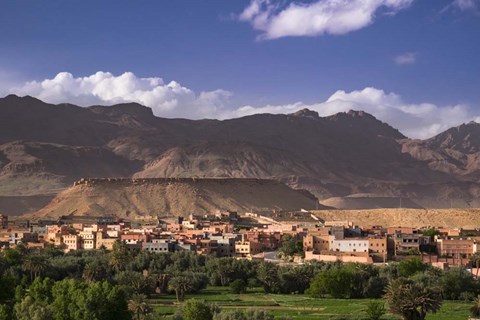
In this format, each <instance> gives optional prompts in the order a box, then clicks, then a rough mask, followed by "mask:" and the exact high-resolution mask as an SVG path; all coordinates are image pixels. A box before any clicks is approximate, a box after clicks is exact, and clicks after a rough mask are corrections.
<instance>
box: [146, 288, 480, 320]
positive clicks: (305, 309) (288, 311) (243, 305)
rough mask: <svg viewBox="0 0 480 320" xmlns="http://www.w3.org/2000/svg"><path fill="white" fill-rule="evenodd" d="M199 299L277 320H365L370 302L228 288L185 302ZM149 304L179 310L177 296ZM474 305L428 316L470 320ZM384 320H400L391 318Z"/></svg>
mask: <svg viewBox="0 0 480 320" xmlns="http://www.w3.org/2000/svg"><path fill="white" fill-rule="evenodd" d="M191 298H196V299H199V300H205V301H208V302H211V303H215V304H217V305H218V306H219V307H221V308H222V309H224V310H225V309H231V310H238V309H252V308H254V309H263V310H269V311H270V312H271V313H273V314H274V315H276V316H289V317H291V318H292V319H302V320H313V319H338V320H340V319H362V315H364V313H363V310H364V309H365V306H366V305H367V303H368V301H369V300H367V299H348V300H347V299H345V300H343V299H314V298H310V297H308V296H307V295H293V294H292V295H286V294H265V293H263V292H260V291H255V292H254V291H252V292H249V293H247V294H231V293H229V291H228V288H227V287H209V288H208V289H205V290H203V291H202V292H200V293H197V294H190V295H187V296H186V299H191ZM150 303H151V304H152V305H153V306H154V307H155V309H159V310H160V312H161V313H163V314H173V313H174V312H175V309H176V308H177V306H178V305H177V303H176V300H175V296H173V295H168V296H161V297H158V298H154V299H151V300H150ZM471 306H472V303H471V302H463V301H445V302H444V303H443V306H442V309H441V311H440V312H439V313H437V314H433V315H429V316H428V317H427V319H429V320H437V319H438V320H465V319H468V316H469V309H470V307H471ZM382 319H385V320H388V319H391V320H394V319H395V320H398V319H400V318H399V317H396V316H393V315H391V314H387V315H385V316H384V317H383V318H382Z"/></svg>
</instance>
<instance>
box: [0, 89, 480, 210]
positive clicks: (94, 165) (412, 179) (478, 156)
mask: <svg viewBox="0 0 480 320" xmlns="http://www.w3.org/2000/svg"><path fill="white" fill-rule="evenodd" d="M479 160H480V124H478V123H474V122H472V123H467V124H462V125H460V126H458V127H454V128H451V129H448V130H446V131H445V132H443V133H440V134H438V135H437V136H434V137H432V138H430V139H427V140H417V139H409V138H407V137H405V136H404V135H403V134H402V133H400V132H399V131H398V130H396V129H395V128H393V127H391V126H390V125H389V124H386V123H383V122H381V121H379V120H378V119H376V118H375V117H373V116H372V115H370V114H368V113H365V112H363V111H349V112H346V113H338V114H335V115H332V116H328V117H320V116H319V115H318V114H317V113H316V112H314V111H311V110H307V109H303V110H300V111H298V112H296V113H293V114H286V115H282V114H280V115H273V114H257V115H252V116H246V117H242V118H237V119H229V120H187V119H166V118H159V117H155V116H154V115H153V113H152V110H151V109H150V108H147V107H145V106H142V105H139V104H136V103H126V104H117V105H113V106H91V107H86V108H84V107H79V106H75V105H71V104H59V105H53V104H48V103H45V102H42V101H40V100H38V99H35V98H32V97H30V96H25V97H18V96H15V95H9V96H7V97H5V98H0V211H3V212H6V213H9V214H18V213H31V212H35V211H37V210H39V209H40V208H41V207H43V206H45V205H47V204H48V203H49V202H50V201H51V200H52V199H53V198H54V197H55V196H56V195H57V194H59V193H60V192H62V191H63V190H65V189H66V188H68V187H70V186H71V185H72V184H73V182H75V181H77V180H79V179H81V178H119V177H122V178H134V179H143V178H165V177H169V178H183V177H194V178H195V177H197V178H211V177H215V178H261V179H275V180H278V181H281V182H283V183H285V184H286V185H288V186H290V187H292V188H294V189H305V190H308V191H309V192H310V193H312V194H314V195H315V196H316V197H318V198H319V199H320V200H321V201H322V202H327V203H328V204H327V205H329V206H332V204H335V205H336V206H337V207H342V205H343V206H345V203H347V202H345V200H346V199H350V200H349V201H350V202H349V203H351V202H352V201H351V199H352V198H355V201H360V200H359V199H369V201H370V202H372V199H375V198H379V199H380V198H381V199H382V201H383V202H381V203H380V204H379V205H378V206H397V204H398V203H400V205H401V203H402V200H401V199H404V200H403V203H404V204H407V203H411V204H412V205H411V207H438V208H442V207H443V208H446V207H479V206H480V201H479V200H478V198H479V196H480V184H479V178H480V161H479ZM387 198H390V199H392V201H391V204H390V205H389V204H388V203H389V202H388V201H386V202H385V199H387ZM332 199H333V200H332ZM399 199H400V201H398V200H399ZM373 202H375V201H373ZM369 206H372V207H375V204H370V205H369ZM409 206H410V205H409Z"/></svg>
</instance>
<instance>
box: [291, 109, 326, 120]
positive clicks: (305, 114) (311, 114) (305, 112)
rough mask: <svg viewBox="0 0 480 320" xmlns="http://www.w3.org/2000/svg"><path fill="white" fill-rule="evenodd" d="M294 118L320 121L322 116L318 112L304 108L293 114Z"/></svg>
mask: <svg viewBox="0 0 480 320" xmlns="http://www.w3.org/2000/svg"><path fill="white" fill-rule="evenodd" d="M291 115H292V116H294V117H302V118H311V119H318V118H320V116H319V115H318V112H316V111H313V110H310V109H308V108H303V109H301V110H298V111H297V112H294V113H292V114H291Z"/></svg>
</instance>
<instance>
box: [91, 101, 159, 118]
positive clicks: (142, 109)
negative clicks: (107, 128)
mask: <svg viewBox="0 0 480 320" xmlns="http://www.w3.org/2000/svg"><path fill="white" fill-rule="evenodd" d="M88 109H90V110H91V111H93V112H94V113H101V114H107V115H109V116H115V115H116V116H118V115H122V114H127V115H131V116H136V117H142V118H151V117H154V115H153V111H152V109H151V108H149V107H146V106H144V105H141V104H139V103H135V102H131V103H120V104H115V105H113V106H91V107H88Z"/></svg>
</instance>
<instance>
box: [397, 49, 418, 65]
mask: <svg viewBox="0 0 480 320" xmlns="http://www.w3.org/2000/svg"><path fill="white" fill-rule="evenodd" d="M393 61H394V62H395V63H396V64H398V65H405V64H414V63H415V62H416V61H417V54H416V53H415V52H405V53H402V54H400V55H398V56H396V57H394V58H393Z"/></svg>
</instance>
